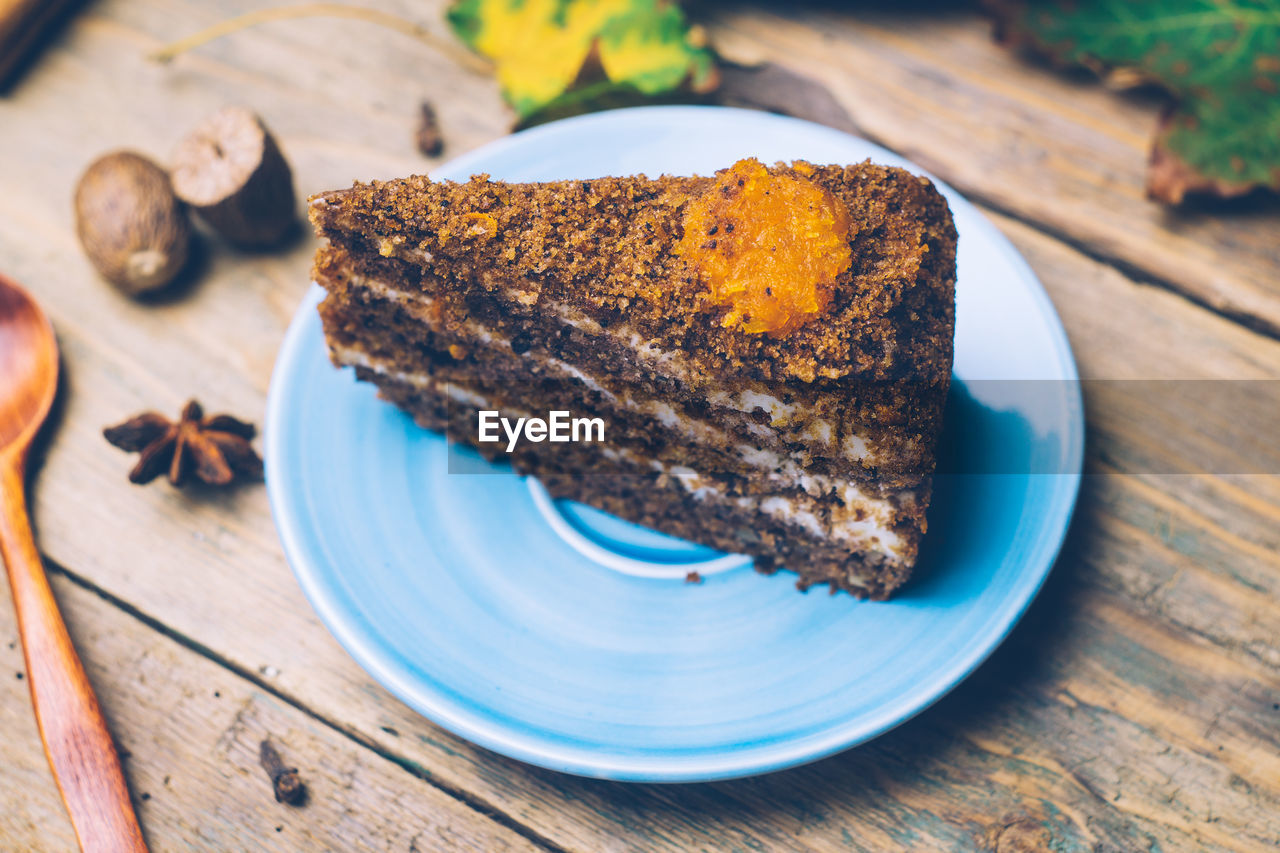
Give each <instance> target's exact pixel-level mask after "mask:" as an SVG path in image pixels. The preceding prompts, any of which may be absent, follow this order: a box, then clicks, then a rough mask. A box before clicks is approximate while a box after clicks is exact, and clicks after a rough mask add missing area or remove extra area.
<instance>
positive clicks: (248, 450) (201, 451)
mask: <svg viewBox="0 0 1280 853" xmlns="http://www.w3.org/2000/svg"><path fill="white" fill-rule="evenodd" d="M256 432H257V430H256V429H255V428H254V426H253V424H250V423H245V422H244V421H241V420H237V419H236V418H233V417H231V416H230V415H211V416H209V417H207V418H206V417H205V416H204V410H203V409H202V408H200V404H199V403H197V402H196V401H195V400H191V401H190V402H188V403H187V405H186V406H184V407H183V409H182V416H181V418H179V419H178V420H177V421H176V422H174V421H170V420H169V419H168V418H166V417H164V416H163V415H160V414H157V413H156V412H143V413H142V414H140V415H138V416H137V417H133V418H130V419H129V420H127V421H125V422H124V423H122V424H119V425H117V426H113V427H107V428H106V429H104V430H103V431H102V434H103V435H104V436H105V437H106V439H107V441H109V442H111V443H112V444H114V445H115V446H116V447H118V448H120V449H121V450H127V451H129V452H130V453H139V454H141V455H140V456H139V457H138V464H137V465H135V466H134V467H133V470H132V471H130V472H129V481H130V482H133V483H150V482H151V481H152V480H154V479H155V478H156V477H158V476H160V475H161V474H163V473H166V472H167V473H168V475H169V482H170V483H173V485H175V486H181V485H182V484H183V483H185V482H186V481H187V478H188V476H189V475H190V474H191V473H192V472H194V473H195V475H196V477H198V478H199V479H201V480H203V481H204V482H206V483H211V484H213V485H216V486H225V485H226V484H228V483H230V482H231V481H232V480H234V479H236V477H242V478H245V479H253V480H260V479H262V459H261V457H259V456H258V454H257V452H255V451H254V449H253V447H252V446H251V445H250V444H249V442H250V441H251V440H252V439H253V436H254V434H255V433H256Z"/></svg>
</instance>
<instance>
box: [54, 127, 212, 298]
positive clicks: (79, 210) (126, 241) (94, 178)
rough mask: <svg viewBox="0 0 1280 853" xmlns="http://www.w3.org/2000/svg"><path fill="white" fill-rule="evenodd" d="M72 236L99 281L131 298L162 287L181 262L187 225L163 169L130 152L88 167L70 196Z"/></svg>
mask: <svg viewBox="0 0 1280 853" xmlns="http://www.w3.org/2000/svg"><path fill="white" fill-rule="evenodd" d="M75 213H76V233H77V234H78V235H79V237H80V245H81V246H83V247H84V251H85V254H86V255H88V256H89V260H90V261H91V262H92V263H93V265H94V267H95V268H96V269H97V270H98V272H99V273H101V274H102V277H103V278H105V279H106V280H107V281H109V282H111V283H112V284H114V285H115V286H116V287H117V288H119V289H120V290H122V291H124V292H125V293H127V294H129V295H130V296H137V295H140V294H143V293H147V292H149V291H152V290H156V289H158V288H161V287H163V286H165V285H166V284H168V283H169V282H170V281H172V280H173V279H174V277H175V276H176V275H177V274H178V273H179V272H180V271H181V270H182V267H183V265H184V264H185V263H186V262H187V251H188V248H189V246H190V243H191V224H190V222H189V221H188V220H187V216H186V211H184V210H183V209H182V203H181V202H179V201H178V199H177V197H176V196H175V195H174V194H173V186H172V185H171V184H170V182H169V176H168V174H167V173H166V172H165V171H164V169H162V168H160V167H159V166H157V165H156V164H155V163H154V162H152V161H151V160H149V159H147V158H146V157H144V156H142V155H141V154H137V153H134V152H132V151H115V152H112V153H110V154H106V155H104V156H102V157H100V158H98V159H97V160H95V161H94V162H93V163H91V164H90V165H89V168H88V169H86V170H85V173H84V174H83V175H82V176H81V177H80V183H79V184H77V186H76V195H75Z"/></svg>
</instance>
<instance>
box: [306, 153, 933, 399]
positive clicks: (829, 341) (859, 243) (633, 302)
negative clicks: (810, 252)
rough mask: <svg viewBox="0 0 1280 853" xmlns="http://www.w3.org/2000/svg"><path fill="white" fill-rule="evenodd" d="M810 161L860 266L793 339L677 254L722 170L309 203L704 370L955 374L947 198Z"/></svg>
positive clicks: (333, 229) (890, 173)
mask: <svg viewBox="0 0 1280 853" xmlns="http://www.w3.org/2000/svg"><path fill="white" fill-rule="evenodd" d="M801 165H802V166H803V167H805V168H807V169H811V170H812V175H811V180H813V181H814V182H815V183H817V184H819V185H820V186H823V187H825V188H826V189H828V190H830V191H831V192H832V193H833V194H834V195H835V196H836V197H837V198H839V199H840V200H841V201H843V202H844V203H845V204H847V205H848V207H849V211H850V214H851V216H852V217H853V219H854V221H856V222H857V223H858V224H859V227H858V230H857V233H856V234H855V235H854V237H853V241H852V249H853V257H854V263H853V267H852V269H851V270H850V271H849V273H848V274H847V275H846V276H844V277H843V278H842V280H841V281H839V282H837V285H836V287H835V289H834V292H833V296H832V301H831V304H830V306H829V307H828V309H827V312H826V313H825V314H824V315H823V316H822V317H820V318H819V319H818V320H816V321H814V322H811V323H808V324H806V325H804V326H802V327H801V328H799V329H796V330H794V331H793V332H791V333H789V334H788V335H786V336H785V337H782V338H774V337H770V336H768V335H762V334H751V333H748V332H745V331H743V330H742V329H740V328H726V327H725V326H723V325H722V324H721V322H720V318H721V316H722V314H723V312H722V311H718V310H715V309H714V308H711V307H709V306H708V305H707V304H706V299H705V297H706V293H705V287H704V286H703V285H702V283H701V282H700V281H699V280H698V278H697V276H696V274H695V272H694V271H693V270H691V269H690V268H689V267H688V265H687V263H686V262H685V261H684V260H682V259H681V258H679V257H677V256H675V255H673V254H672V251H671V250H672V247H673V246H674V245H675V243H676V242H677V241H678V240H679V239H680V237H681V236H682V235H683V221H684V214H685V208H686V206H687V204H688V203H689V200H690V199H691V198H693V197H695V196H696V195H697V194H698V193H700V192H705V191H706V190H707V189H708V188H709V187H711V185H712V183H713V181H714V179H712V178H701V177H693V178H684V177H669V176H663V177H660V178H656V179H648V178H645V177H644V176H637V177H628V178H603V179H598V180H593V181H556V182H550V183H540V184H507V183H500V182H495V181H491V180H490V179H489V178H488V176H487V175H480V176H477V177H475V178H472V180H470V181H468V182H466V183H454V182H450V181H432V180H430V179H429V178H426V177H422V176H416V177H411V178H405V179H402V180H396V181H387V182H374V183H369V184H356V185H355V186H354V187H352V188H351V189H350V190H343V191H337V192H331V193H323V194H321V195H319V196H316V197H314V198H313V199H312V204H311V217H312V221H313V222H315V224H316V226H317V228H318V230H319V232H320V233H321V234H322V235H323V236H325V237H328V238H329V239H330V240H331V241H332V242H333V243H334V244H336V245H340V246H344V247H347V248H349V249H350V250H352V251H353V252H354V253H360V252H372V253H374V254H382V255H384V256H394V257H405V258H406V259H409V260H412V261H413V262H416V263H418V264H420V265H421V266H422V267H423V269H425V270H428V271H430V272H432V273H435V274H436V275H439V276H441V277H443V278H445V279H448V280H452V281H456V282H458V283H459V284H461V285H465V286H468V287H473V286H482V287H485V288H486V289H490V290H493V289H500V288H501V289H510V288H515V289H519V290H520V291H521V293H522V294H523V296H522V299H524V300H525V301H527V302H528V303H529V304H536V303H537V302H538V301H539V300H541V299H543V298H550V299H554V300H556V301H558V302H563V303H567V304H569V305H572V306H574V307H575V308H578V309H580V310H582V311H583V312H584V313H586V314H587V315H589V316H591V317H592V318H593V319H595V320H596V321H597V322H599V323H600V324H601V325H604V326H608V325H610V324H612V323H616V322H620V321H625V322H627V323H629V324H631V325H632V326H634V327H635V328H637V329H639V330H640V331H641V332H642V333H644V334H645V335H647V336H650V337H652V338H654V339H655V340H658V341H660V342H661V343H662V344H663V345H665V346H668V347H670V348H672V349H677V350H680V351H681V352H683V353H684V354H685V355H686V356H687V357H688V358H689V359H690V360H692V361H693V362H694V363H695V365H696V366H697V368H698V370H699V371H700V372H702V373H703V374H705V375H708V376H713V377H714V376H726V377H730V376H736V375H742V374H746V375H750V376H754V377H757V378H761V379H799V380H801V381H803V382H813V381H821V380H838V379H840V378H842V377H846V376H856V377H861V378H872V379H889V378H907V377H909V378H914V379H919V380H925V381H929V380H935V379H937V380H943V381H945V375H947V374H949V372H950V366H951V356H952V339H953V336H954V326H955V312H954V287H955V280H954V264H955V239H956V235H955V229H954V226H953V224H952V221H951V216H950V212H949V211H948V209H947V205H946V201H945V200H944V199H943V198H942V196H941V195H940V194H939V193H938V192H937V190H936V189H935V188H934V187H933V185H932V183H930V182H929V181H928V180H927V179H925V178H921V177H918V176H915V175H912V174H910V173H909V172H906V171H904V170H902V169H896V168H891V167H886V166H878V165H874V164H872V163H870V162H866V163H861V164H858V165H854V166H845V167H839V166H826V167H812V166H809V165H808V164H801ZM531 212H533V215H530V213H531ZM602 247H607V251H602ZM462 289H465V287H464V288H462Z"/></svg>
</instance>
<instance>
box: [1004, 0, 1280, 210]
mask: <svg viewBox="0 0 1280 853" xmlns="http://www.w3.org/2000/svg"><path fill="white" fill-rule="evenodd" d="M986 5H987V7H988V9H989V10H990V11H991V12H992V13H993V14H994V16H995V18H996V21H997V29H998V34H999V35H1000V36H1001V38H1002V40H1004V41H1006V42H1008V43H1010V44H1021V45H1029V46H1031V47H1032V48H1034V49H1036V50H1038V51H1040V52H1041V53H1044V54H1045V55H1047V56H1049V57H1050V58H1052V59H1053V60H1054V61H1056V62H1058V63H1061V64H1064V65H1079V66H1085V67H1087V68H1091V69H1093V70H1094V71H1096V72H1098V73H1099V74H1102V75H1104V76H1106V77H1107V79H1108V80H1110V81H1112V82H1113V83H1117V84H1121V85H1126V86H1131V85H1134V84H1136V83H1138V82H1150V83H1155V84H1157V85H1159V86H1161V87H1163V88H1164V89H1166V90H1168V91H1169V93H1170V94H1171V95H1172V96H1173V98H1174V99H1175V104H1174V106H1173V107H1172V108H1171V109H1170V110H1169V112H1168V113H1166V115H1165V116H1164V118H1163V119H1162V121H1161V124H1160V126H1159V128H1158V130H1157V133H1156V138H1155V142H1154V145H1153V147H1152V153H1151V169H1150V171H1149V173H1148V180H1147V191H1148V194H1150V195H1151V196H1152V197H1153V198H1156V199H1159V200H1160V201H1164V202H1168V203H1173V204H1176V203H1178V202H1180V201H1181V200H1182V199H1183V197H1184V195H1186V194H1187V193H1190V192H1200V193H1209V194H1213V195H1218V196H1222V197H1230V196H1236V195H1241V194H1243V193H1246V192H1249V191H1250V190H1252V189H1254V188H1256V187H1270V188H1271V189H1276V190H1280V0H1249V2H1245V0H1228V1H1227V2H1214V1H1212V0H1147V2H1141V3H1135V2H1132V0H1053V2H1042V3H1029V2H1026V0H988V2H987V4H986Z"/></svg>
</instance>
